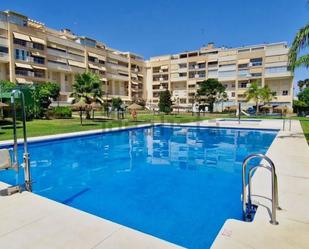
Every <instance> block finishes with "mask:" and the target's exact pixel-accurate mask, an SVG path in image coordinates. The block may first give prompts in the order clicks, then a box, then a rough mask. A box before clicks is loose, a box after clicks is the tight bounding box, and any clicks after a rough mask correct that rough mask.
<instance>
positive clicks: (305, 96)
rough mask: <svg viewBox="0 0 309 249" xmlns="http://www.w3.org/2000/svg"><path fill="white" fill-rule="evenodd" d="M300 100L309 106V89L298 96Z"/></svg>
mask: <svg viewBox="0 0 309 249" xmlns="http://www.w3.org/2000/svg"><path fill="white" fill-rule="evenodd" d="M298 100H299V101H301V102H304V103H305V104H306V105H309V87H306V88H305V89H304V90H302V91H301V92H300V93H299V94H298Z"/></svg>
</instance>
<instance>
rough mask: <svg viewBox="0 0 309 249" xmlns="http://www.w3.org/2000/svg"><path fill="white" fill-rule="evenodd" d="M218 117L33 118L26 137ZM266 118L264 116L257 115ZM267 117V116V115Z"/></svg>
mask: <svg viewBox="0 0 309 249" xmlns="http://www.w3.org/2000/svg"><path fill="white" fill-rule="evenodd" d="M218 117H229V115H227V114H206V115H205V116H203V115H201V116H200V117H197V116H192V115H191V114H179V115H177V114H174V115H163V114H160V115H153V114H150V113H144V114H139V115H138V122H133V121H132V120H131V117H130V115H126V117H125V119H124V120H106V119H102V118H101V119H100V118H96V119H94V120H84V122H83V126H81V125H80V120H79V118H72V119H54V120H33V121H29V122H27V133H28V137H35V136H42V135H53V134H60V133H68V132H75V131H87V130H94V129H104V128H112V127H122V126H130V125H138V124H146V123H152V122H165V123H187V122H194V121H199V120H205V119H212V118H218ZM258 118H266V117H258ZM267 118H269V117H267ZM294 118H295V119H299V120H300V121H301V125H302V127H303V130H304V133H305V136H306V139H307V141H308V143H309V118H298V117H294ZM0 127H1V128H0V141H3V140H7V139H12V137H13V135H12V124H11V122H10V120H5V121H1V120H0ZM21 131H22V129H21V123H19V128H18V137H21V136H22V134H21Z"/></svg>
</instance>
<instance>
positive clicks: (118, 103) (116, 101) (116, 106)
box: [112, 97, 123, 111]
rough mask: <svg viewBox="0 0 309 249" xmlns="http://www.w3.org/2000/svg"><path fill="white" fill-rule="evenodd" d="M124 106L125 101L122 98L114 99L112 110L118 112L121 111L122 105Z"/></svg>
mask: <svg viewBox="0 0 309 249" xmlns="http://www.w3.org/2000/svg"><path fill="white" fill-rule="evenodd" d="M122 104H123V101H122V99H121V98H119V97H118V98H112V108H113V109H114V110H116V111H119V110H120V109H121V105H122Z"/></svg>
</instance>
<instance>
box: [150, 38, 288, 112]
mask: <svg viewBox="0 0 309 249" xmlns="http://www.w3.org/2000/svg"><path fill="white" fill-rule="evenodd" d="M146 75H147V76H146V77H147V100H148V103H149V104H156V103H158V101H159V95H160V92H161V91H164V90H165V89H168V90H170V91H171V92H172V96H173V98H174V100H175V101H177V105H180V106H181V105H182V106H184V107H188V108H189V107H190V106H192V104H193V103H194V102H195V97H194V96H195V94H196V92H197V89H198V88H199V84H200V83H201V82H203V81H204V80H206V79H209V78H215V79H218V80H219V81H220V82H221V83H222V84H223V85H224V86H225V87H226V92H227V94H228V101H227V102H225V103H223V104H222V103H220V105H217V109H218V108H219V107H221V108H222V106H223V107H224V106H230V105H235V103H237V102H244V105H252V103H249V104H245V103H246V98H245V92H246V90H247V89H248V87H249V85H250V83H252V82H255V81H257V82H259V84H260V85H261V86H268V87H269V88H270V89H271V90H272V91H273V92H274V93H275V96H274V98H273V99H272V101H271V104H272V105H274V106H275V105H287V106H288V107H291V105H292V100H293V75H292V73H291V72H290V71H289V70H288V47H287V44H286V43H283V42H281V43H273V44H262V45H254V46H245V47H241V48H224V47H222V48H216V47H215V46H214V44H213V43H209V44H208V45H207V46H205V47H202V48H200V49H199V50H196V51H190V52H184V53H180V54H175V55H164V56H157V57H152V58H150V60H149V61H147V74H146ZM219 109H220V108H219Z"/></svg>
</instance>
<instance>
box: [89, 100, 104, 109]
mask: <svg viewBox="0 0 309 249" xmlns="http://www.w3.org/2000/svg"><path fill="white" fill-rule="evenodd" d="M90 106H91V108H92V110H99V109H101V107H102V106H101V105H100V104H99V103H96V102H92V103H91V104H90Z"/></svg>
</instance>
